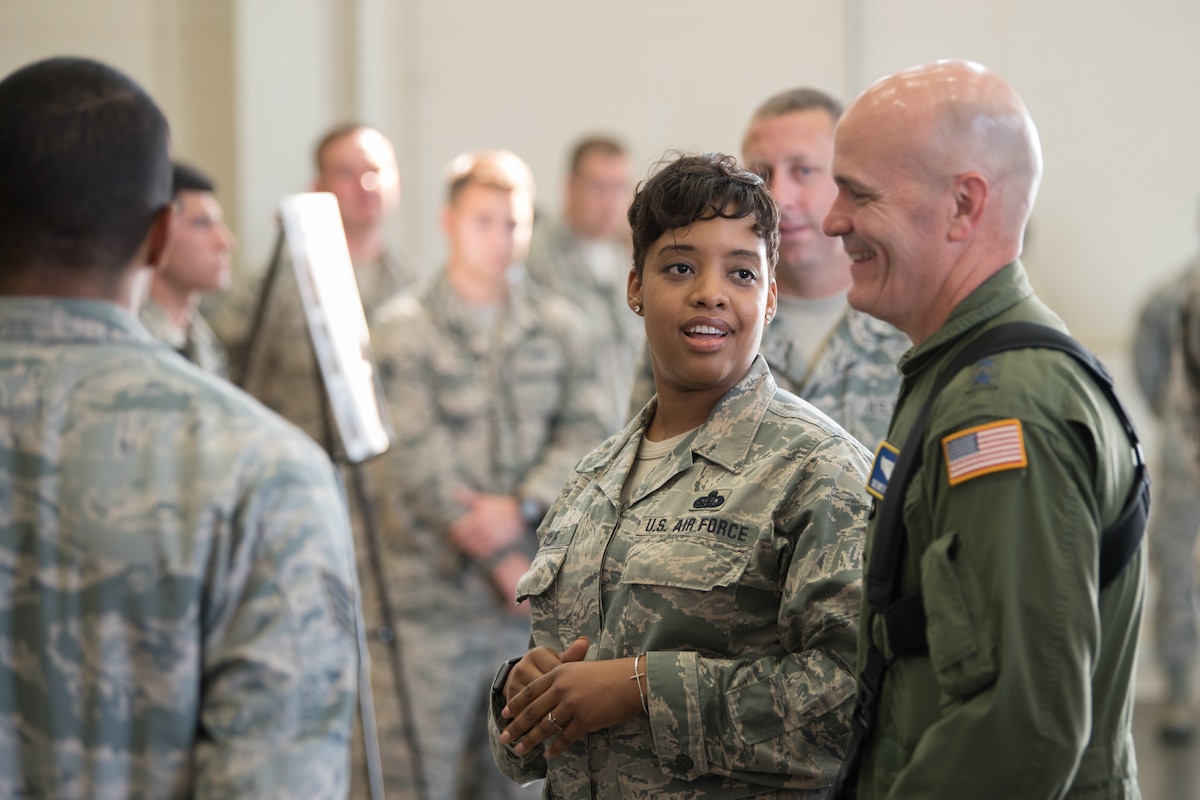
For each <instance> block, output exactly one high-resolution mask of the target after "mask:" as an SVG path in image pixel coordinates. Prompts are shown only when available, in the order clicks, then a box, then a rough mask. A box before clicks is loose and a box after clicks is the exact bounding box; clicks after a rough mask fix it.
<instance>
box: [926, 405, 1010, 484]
mask: <svg viewBox="0 0 1200 800" xmlns="http://www.w3.org/2000/svg"><path fill="white" fill-rule="evenodd" d="M942 453H943V454H944V455H945V457H946V478H947V480H949V481H950V485H951V486H955V485H957V484H960V483H962V482H963V481H968V480H970V479H971V478H978V477H979V476H980V475H987V474H989V473H992V472H1001V471H1003V470H1006V469H1021V468H1022V467H1025V466H1028V464H1029V462H1028V461H1027V460H1026V458H1025V437H1024V435H1023V434H1022V432H1021V421H1020V420H1019V419H1002V420H1000V421H998V422H990V423H988V424H987V425H977V426H976V427H974V428H967V429H966V430H963V431H959V432H958V433H952V434H950V435H949V436H947V437H945V438H943V439H942Z"/></svg>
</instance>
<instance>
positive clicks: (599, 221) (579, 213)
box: [563, 136, 633, 241]
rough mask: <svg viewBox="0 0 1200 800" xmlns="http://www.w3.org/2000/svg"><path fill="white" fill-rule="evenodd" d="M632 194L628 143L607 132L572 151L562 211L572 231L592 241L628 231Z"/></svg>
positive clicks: (581, 142) (615, 236) (620, 235)
mask: <svg viewBox="0 0 1200 800" xmlns="http://www.w3.org/2000/svg"><path fill="white" fill-rule="evenodd" d="M632 198H633V179H632V168H631V166H630V164H629V155H628V153H627V152H626V150H625V146H624V145H623V144H621V142H619V141H617V140H616V139H613V138H610V137H607V136H591V137H588V138H586V139H584V140H582V141H580V142H579V143H578V144H577V145H576V146H575V149H574V150H573V151H572V152H571V172H570V175H569V176H568V178H567V197H566V206H565V209H564V212H563V215H564V216H565V217H566V220H567V224H568V225H569V226H570V228H571V231H572V232H573V233H574V234H575V235H576V236H578V237H579V238H581V239H585V240H590V241H598V240H601V239H612V238H618V237H623V236H626V235H628V222H627V216H626V212H628V210H629V202H630V200H631V199H632Z"/></svg>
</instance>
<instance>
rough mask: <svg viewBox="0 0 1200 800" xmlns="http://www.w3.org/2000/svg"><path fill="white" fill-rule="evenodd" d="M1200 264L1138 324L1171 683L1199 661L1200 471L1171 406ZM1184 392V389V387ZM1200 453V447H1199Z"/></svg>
mask: <svg viewBox="0 0 1200 800" xmlns="http://www.w3.org/2000/svg"><path fill="white" fill-rule="evenodd" d="M1198 269H1200V261H1197V262H1194V263H1193V264H1191V265H1189V266H1188V268H1187V269H1185V270H1184V271H1183V272H1182V273H1180V274H1179V275H1177V276H1174V277H1172V278H1171V280H1169V281H1168V282H1167V283H1165V284H1164V285H1162V286H1161V287H1159V288H1158V289H1157V290H1155V292H1154V293H1153V294H1152V295H1151V296H1150V298H1149V299H1148V300H1147V302H1146V303H1145V305H1144V306H1143V308H1142V313H1141V314H1140V315H1139V318H1138V326H1137V333H1136V335H1135V337H1134V349H1133V365H1134V370H1135V373H1136V375H1137V379H1138V386H1139V388H1140V389H1141V390H1142V394H1143V396H1144V397H1145V398H1146V402H1147V403H1148V404H1149V405H1150V408H1151V410H1152V411H1154V414H1155V416H1157V417H1158V421H1159V433H1160V437H1159V441H1160V443H1161V444H1160V448H1159V461H1158V463H1157V464H1156V465H1155V469H1154V470H1153V475H1154V483H1153V485H1152V488H1153V492H1154V503H1153V504H1152V507H1151V508H1152V510H1151V514H1150V528H1149V530H1148V531H1147V540H1148V541H1149V543H1150V557H1151V559H1152V560H1153V564H1154V567H1155V572H1156V574H1157V576H1158V579H1159V585H1158V593H1157V600H1156V603H1155V608H1154V617H1153V622H1154V634H1155V635H1154V641H1155V647H1156V648H1157V650H1158V657H1159V661H1160V662H1161V664H1162V667H1163V669H1164V670H1166V672H1167V674H1168V675H1169V676H1174V679H1177V680H1180V681H1186V680H1187V676H1188V674H1189V673H1190V672H1191V671H1193V669H1194V666H1195V663H1196V655H1197V652H1198V651H1197V646H1198V641H1197V635H1198V634H1197V629H1198V627H1200V606H1198V603H1197V587H1196V540H1197V538H1198V537H1200V491H1197V490H1198V489H1200V478H1198V477H1197V476H1198V475H1200V471H1198V470H1196V469H1195V468H1194V467H1193V465H1192V456H1191V454H1190V449H1189V447H1188V446H1187V445H1186V444H1185V443H1186V442H1188V441H1189V438H1188V426H1187V425H1185V424H1184V418H1183V416H1182V412H1183V409H1182V408H1181V406H1180V405H1178V404H1176V403H1173V402H1171V400H1170V394H1171V385H1172V383H1173V381H1175V380H1176V378H1175V377H1174V376H1173V374H1172V373H1179V378H1182V377H1183V367H1184V361H1183V353H1182V352H1181V344H1182V342H1181V337H1182V333H1183V332H1182V320H1181V316H1182V314H1181V304H1182V302H1183V299H1184V298H1187V297H1188V287H1189V286H1190V284H1191V283H1192V281H1194V280H1195V277H1194V276H1195V274H1196V271H1197V270H1198ZM1179 388H1180V389H1183V388H1184V384H1183V383H1181V384H1180V386H1179ZM1193 448H1194V449H1200V445H1193Z"/></svg>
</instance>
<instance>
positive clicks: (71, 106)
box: [0, 58, 171, 293]
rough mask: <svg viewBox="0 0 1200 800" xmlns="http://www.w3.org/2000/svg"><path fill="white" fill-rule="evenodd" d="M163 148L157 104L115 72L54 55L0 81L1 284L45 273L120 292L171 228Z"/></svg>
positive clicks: (152, 258)
mask: <svg viewBox="0 0 1200 800" xmlns="http://www.w3.org/2000/svg"><path fill="white" fill-rule="evenodd" d="M168 148H169V145H168V129H167V121H166V119H165V117H164V116H163V114H162V112H161V111H160V110H159V108H158V106H157V105H155V103H154V101H153V100H151V99H150V97H149V95H147V94H146V93H145V91H143V90H142V88H141V87H139V86H138V85H137V84H136V83H134V82H133V81H132V80H130V79H129V78H128V77H126V76H125V75H123V74H121V73H120V72H118V71H116V70H114V69H112V68H111V67H108V66H105V65H103V64H100V63H98V62H95V61H90V60H87V59H81V58H53V59H47V60H45V61H39V62H37V63H34V64H31V65H29V66H27V67H24V68H23V69H20V70H18V71H17V72H14V73H13V74H11V75H9V76H8V77H7V78H5V79H4V80H3V81H0V176H2V177H0V284H11V283H12V280H11V279H13V278H14V277H15V276H16V274H17V273H22V272H24V273H34V272H38V271H41V270H45V269H52V270H56V271H57V272H59V273H64V274H70V273H71V272H75V273H83V272H86V273H89V274H91V275H93V276H96V277H100V278H104V279H105V280H107V278H106V277H105V276H106V275H107V276H111V280H112V281H113V282H114V285H115V283H116V282H117V281H119V280H120V279H121V278H122V276H124V275H125V274H126V273H127V272H128V269H129V268H131V267H133V266H143V265H148V264H154V263H157V261H158V260H159V259H160V258H161V251H162V250H163V248H165V246H166V241H167V239H168V238H169V234H170V225H171V213H170V205H171V160H170V154H169V149H168ZM135 262H141V263H135ZM64 293H65V292H64Z"/></svg>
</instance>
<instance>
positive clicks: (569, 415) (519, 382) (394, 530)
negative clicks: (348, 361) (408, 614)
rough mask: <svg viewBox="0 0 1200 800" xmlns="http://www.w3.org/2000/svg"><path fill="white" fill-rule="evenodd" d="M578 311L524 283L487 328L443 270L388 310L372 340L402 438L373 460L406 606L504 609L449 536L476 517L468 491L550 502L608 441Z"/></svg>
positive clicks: (515, 285) (394, 574) (392, 573)
mask: <svg viewBox="0 0 1200 800" xmlns="http://www.w3.org/2000/svg"><path fill="white" fill-rule="evenodd" d="M578 313H579V312H578V311H577V310H576V309H575V308H574V307H573V306H570V305H569V304H568V303H567V302H566V301H565V300H563V299H562V298H560V297H556V296H554V295H551V294H549V293H548V292H546V290H545V289H543V288H542V287H540V286H536V285H535V284H532V283H530V282H529V281H525V280H519V279H518V280H514V281H513V282H512V284H511V286H510V291H509V296H508V302H507V303H506V305H504V306H503V307H502V308H501V309H499V311H498V313H497V317H496V319H495V321H494V324H493V325H492V327H491V329H490V330H487V331H483V330H478V329H477V325H476V324H475V320H473V319H472V317H471V310H470V309H469V308H468V307H467V306H466V305H465V304H463V302H462V301H461V300H460V299H459V298H458V295H457V293H456V292H455V291H454V289H453V288H452V287H451V285H450V282H449V280H448V278H447V277H446V276H445V273H444V272H443V273H441V274H440V275H438V276H436V277H435V279H434V281H433V282H432V283H431V284H430V285H429V286H428V287H427V288H426V290H425V291H423V292H422V293H421V294H419V295H402V296H400V297H398V298H395V299H394V300H393V301H392V302H390V303H388V304H386V305H385V306H384V308H382V309H380V311H379V313H378V314H377V315H376V316H375V318H374V320H373V324H372V328H371V341H372V347H373V348H374V350H375V354H376V357H377V360H378V366H379V374H380V378H381V380H382V382H383V386H384V393H385V395H386V397H387V403H388V406H389V410H390V411H391V416H392V421H393V425H394V426H395V439H394V443H393V446H392V448H391V449H390V450H389V451H388V452H387V453H386V454H385V455H384V456H382V457H381V458H380V459H378V460H377V461H376V462H375V463H373V464H372V465H371V476H372V481H371V482H372V487H373V490H374V492H375V496H376V497H377V499H378V502H377V506H378V508H379V512H380V513H379V517H380V527H381V530H382V531H383V532H384V535H385V537H386V538H387V539H388V544H389V545H390V546H391V547H393V548H398V549H399V552H401V553H403V554H405V555H406V556H407V557H406V558H404V559H401V560H398V561H397V562H396V563H395V564H393V565H392V567H394V569H393V568H392V567H389V577H391V578H394V579H395V584H396V586H397V592H398V595H397V597H396V603H397V606H399V607H405V608H410V609H412V608H417V607H425V606H428V607H429V609H430V613H431V614H432V613H449V614H457V613H474V611H477V610H478V609H479V608H480V604H481V603H484V604H485V607H486V606H498V603H497V600H496V598H495V597H494V596H492V592H491V589H490V585H487V583H486V573H485V572H484V570H482V569H480V568H477V567H476V566H475V565H473V564H468V563H467V562H466V561H465V559H464V558H463V557H460V555H459V553H458V551H457V549H455V548H454V546H453V545H452V544H451V543H450V542H449V540H448V539H446V538H445V531H446V530H447V528H449V526H450V524H451V523H452V522H453V521H454V520H455V519H457V518H458V517H459V516H461V515H462V514H463V513H464V512H465V508H464V507H463V506H461V505H460V503H459V502H458V500H457V499H456V497H455V492H456V490H457V489H458V488H459V487H465V488H468V489H472V490H475V491H479V492H486V493H489V494H499V495H510V496H519V497H521V498H527V499H530V500H535V501H537V502H538V503H539V504H541V505H542V506H543V507H548V506H549V505H550V502H551V501H552V500H553V499H554V498H555V496H556V495H557V493H558V490H559V488H561V486H562V482H563V480H564V479H565V478H566V477H567V474H568V473H569V472H570V470H571V466H572V465H573V464H574V463H575V462H576V461H578V460H579V458H580V457H581V456H583V455H584V454H585V453H587V452H588V450H590V449H591V448H592V447H594V446H595V445H596V444H597V443H598V442H600V441H602V440H603V439H604V437H605V435H606V431H605V428H604V423H603V411H602V408H603V406H602V403H603V399H602V397H603V390H602V388H601V387H600V386H599V385H598V381H597V378H596V373H595V367H594V362H593V359H592V357H591V352H590V350H589V349H588V342H587V339H586V336H585V335H584V333H583V331H582V329H581V328H580V326H579V322H578ZM401 534H407V535H406V536H402V535H401ZM532 550H533V543H532V536H531V542H530V551H531V552H532ZM409 568H411V569H412V570H413V571H414V572H413V574H411V575H409V574H408V573H406V572H404V573H402V571H403V570H405V569H409ZM398 571H399V572H398ZM464 573H465V574H464ZM438 587H440V590H439V588H438ZM427 590H428V591H427ZM480 593H487V595H488V598H489V599H487V600H486V601H483V600H482V599H481V597H480V596H479V595H480Z"/></svg>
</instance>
